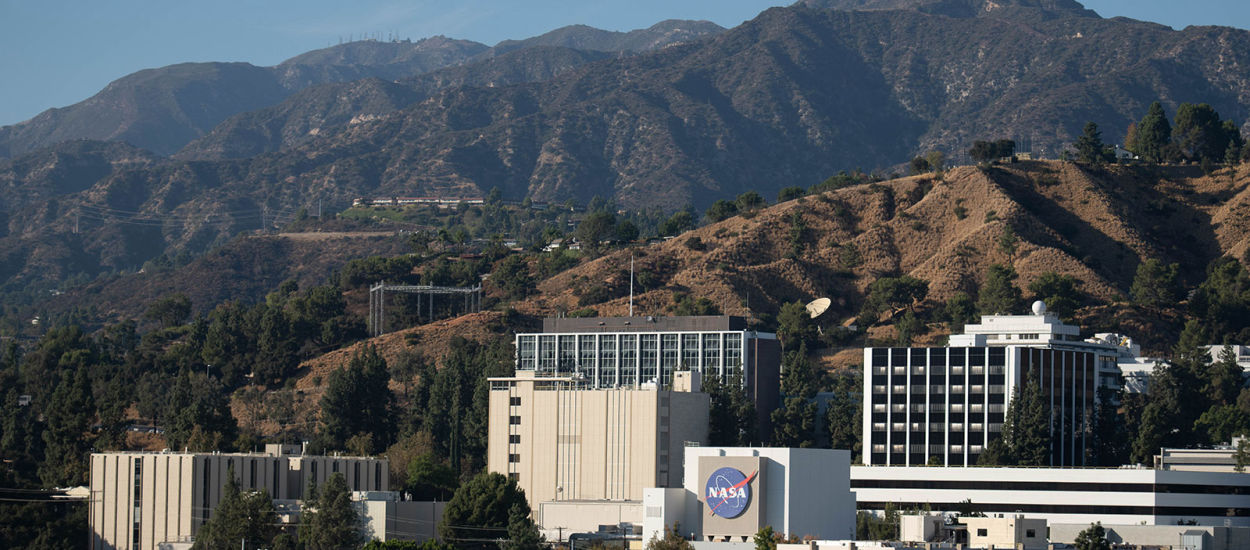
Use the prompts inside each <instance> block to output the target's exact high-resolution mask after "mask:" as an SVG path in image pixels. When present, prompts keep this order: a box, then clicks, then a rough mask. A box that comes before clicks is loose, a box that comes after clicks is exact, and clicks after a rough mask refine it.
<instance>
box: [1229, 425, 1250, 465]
mask: <svg viewBox="0 0 1250 550" xmlns="http://www.w3.org/2000/svg"><path fill="white" fill-rule="evenodd" d="M1247 464H1250V438H1247V437H1246V435H1245V434H1242V436H1241V439H1240V440H1238V441H1237V451H1236V452H1234V453H1233V470H1235V471H1237V472H1244V471H1246V465H1247Z"/></svg>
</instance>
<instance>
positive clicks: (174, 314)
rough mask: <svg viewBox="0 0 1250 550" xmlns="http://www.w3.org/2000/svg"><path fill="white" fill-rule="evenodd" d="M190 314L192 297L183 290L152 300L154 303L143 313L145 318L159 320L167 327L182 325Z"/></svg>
mask: <svg viewBox="0 0 1250 550" xmlns="http://www.w3.org/2000/svg"><path fill="white" fill-rule="evenodd" d="M190 316H191V299H190V298H188V297H187V295H186V294H183V293H181V292H179V293H175V294H170V295H168V296H165V297H162V298H161V299H159V300H157V301H155V302H152V305H150V306H148V310H147V312H145V313H144V314H143V317H144V318H145V319H149V320H152V321H157V322H159V323H160V324H161V326H163V327H165V328H169V327H175V326H178V325H181V324H182V323H185V322H186V320H187V317H190Z"/></svg>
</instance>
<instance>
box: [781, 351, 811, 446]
mask: <svg viewBox="0 0 1250 550" xmlns="http://www.w3.org/2000/svg"><path fill="white" fill-rule="evenodd" d="M817 384H818V376H817V373H816V368H815V366H814V365H812V363H811V361H809V360H808V359H807V345H806V344H800V345H799V349H797V350H794V351H789V352H787V353H786V355H785V359H784V360H783V362H782V375H781V393H782V394H783V395H785V399H783V400H782V406H781V408H779V409H777V410H775V411H773V412H772V416H771V420H772V424H773V437H772V443H773V445H776V446H780V447H812V446H814V445H815V444H816V433H815V432H816V412H817V410H818V407H817V405H816V402H815V401H812V398H814V397H816V391H817V389H818V388H817Z"/></svg>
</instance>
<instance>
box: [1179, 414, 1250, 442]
mask: <svg viewBox="0 0 1250 550" xmlns="http://www.w3.org/2000/svg"><path fill="white" fill-rule="evenodd" d="M1193 429H1194V431H1195V432H1197V434H1198V436H1197V437H1196V439H1198V440H1199V443H1201V444H1203V445H1221V444H1225V443H1228V442H1230V441H1232V439H1233V436H1236V435H1240V434H1243V433H1246V432H1248V431H1250V415H1247V414H1246V413H1244V412H1242V411H1241V409H1238V408H1237V406H1236V405H1214V406H1212V407H1211V408H1210V409H1208V410H1207V411H1206V412H1204V413H1202V416H1199V417H1198V420H1197V421H1196V422H1194V427H1193Z"/></svg>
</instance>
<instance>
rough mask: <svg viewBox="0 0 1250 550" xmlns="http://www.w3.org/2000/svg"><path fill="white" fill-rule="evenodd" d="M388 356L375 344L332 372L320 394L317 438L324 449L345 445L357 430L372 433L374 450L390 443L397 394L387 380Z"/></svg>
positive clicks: (343, 446)
mask: <svg viewBox="0 0 1250 550" xmlns="http://www.w3.org/2000/svg"><path fill="white" fill-rule="evenodd" d="M390 378H391V377H390V373H389V372H387V370H386V360H384V359H382V357H381V356H380V355H378V350H377V349H376V348H374V347H373V346H366V347H365V348H364V349H363V350H361V351H358V352H357V353H356V354H355V355H354V356H352V359H351V361H350V362H348V364H347V368H344V369H339V370H336V371H334V372H332V373H330V379H329V382H328V384H327V386H326V391H325V394H323V395H322V396H321V418H320V426H319V429H318V433H317V439H318V442H319V444H320V446H321V447H322V448H323V449H346V448H347V440H348V439H351V438H352V437H353V436H355V435H357V434H370V435H372V436H373V437H372V445H371V446H372V449H371V451H370V452H371V453H376V452H379V451H381V450H382V449H385V448H386V447H388V446H389V445H390V442H391V438H392V436H393V434H394V421H393V417H392V414H391V404H392V402H393V401H394V395H393V394H392V393H391V390H390V388H389V387H388V386H387V383H388V382H389V381H390Z"/></svg>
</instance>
